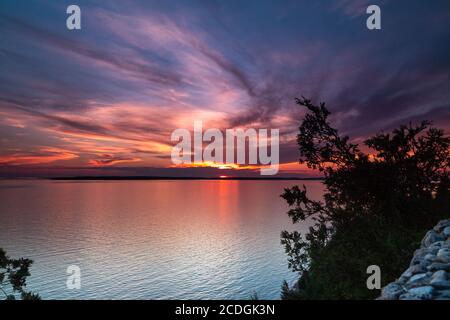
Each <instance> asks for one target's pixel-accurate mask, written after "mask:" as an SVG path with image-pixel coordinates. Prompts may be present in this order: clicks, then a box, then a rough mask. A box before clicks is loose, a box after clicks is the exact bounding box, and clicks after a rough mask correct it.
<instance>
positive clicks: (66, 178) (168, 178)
mask: <svg viewBox="0 0 450 320" xmlns="http://www.w3.org/2000/svg"><path fill="white" fill-rule="evenodd" d="M47 179H49V180H323V178H297V177H271V178H260V177H222V178H221V177H163V176H161V177H159V176H123V177H115V176H75V177H53V178H47Z"/></svg>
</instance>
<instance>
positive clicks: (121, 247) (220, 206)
mask: <svg viewBox="0 0 450 320" xmlns="http://www.w3.org/2000/svg"><path fill="white" fill-rule="evenodd" d="M295 184H300V185H301V184H305V185H306V186H307V187H308V190H309V192H310V193H311V195H313V198H315V199H319V198H320V196H321V194H322V189H323V187H322V183H321V182H320V181H214V180H208V181H179V180H173V181H170V180H167V181H45V180H42V181H41V180H27V181H21V180H3V181H0V247H2V248H4V249H5V250H6V251H7V253H8V255H9V256H11V257H15V258H17V257H19V256H24V257H28V258H31V259H33V260H34V264H33V266H32V268H31V273H32V276H31V277H30V278H29V281H28V283H29V285H28V288H29V289H31V290H35V291H37V292H38V293H39V294H40V295H41V296H42V297H43V298H45V299H92V298H95V299H176V298H178V299H248V298H249V297H250V296H251V294H252V293H253V292H256V293H257V294H258V296H259V297H260V298H263V299H279V295H280V286H281V284H282V281H283V280H285V279H286V280H287V281H288V282H292V281H294V279H295V274H293V273H292V272H291V271H289V270H288V268H287V260H286V255H285V253H284V249H283V247H282V246H281V245H280V232H281V230H283V229H288V230H292V229H293V227H292V225H291V222H290V220H289V217H288V216H287V215H286V210H287V205H286V204H285V202H284V200H283V199H281V198H280V197H279V195H280V194H281V193H282V192H283V188H284V187H288V186H292V185H295ZM298 229H300V230H302V229H303V230H306V226H305V225H301V226H298ZM69 265H78V266H79V267H80V268H81V273H82V283H81V285H82V287H81V289H80V290H68V289H67V288H66V279H67V274H66V269H67V267H68V266H69Z"/></svg>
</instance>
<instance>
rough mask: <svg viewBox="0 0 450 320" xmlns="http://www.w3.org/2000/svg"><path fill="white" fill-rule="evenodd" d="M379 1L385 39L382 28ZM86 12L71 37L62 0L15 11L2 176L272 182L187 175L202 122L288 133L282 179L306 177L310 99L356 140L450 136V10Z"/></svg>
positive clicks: (264, 6)
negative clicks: (376, 24)
mask: <svg viewBox="0 0 450 320" xmlns="http://www.w3.org/2000/svg"><path fill="white" fill-rule="evenodd" d="M369 4H378V5H379V6H380V7H381V9H382V30H377V31H370V30H368V29H367V28H366V26H365V19H366V16H367V15H366V13H365V9H366V7H367V5H369ZM78 5H79V6H80V7H81V9H82V29H81V30H78V31H69V30H67V29H66V27H65V17H66V13H65V9H66V8H65V6H64V4H63V3H61V2H54V1H41V2H39V4H38V3H34V2H30V3H27V10H23V7H22V6H21V5H19V4H18V3H17V2H15V1H12V0H11V1H10V0H6V1H2V3H1V4H0V28H1V30H2V41H1V42H0V69H1V70H2V71H1V72H0V134H1V138H0V167H1V168H0V175H3V176H14V175H22V174H24V175H45V176H49V175H50V176H52V175H78V174H118V175H140V174H143V175H166V176H171V175H175V176H177V175H222V172H223V171H222V170H225V171H227V170H228V171H230V172H226V173H225V172H223V174H224V175H232V174H235V175H254V174H256V172H258V168H250V167H245V166H244V167H235V168H231V169H230V168H222V169H219V168H206V167H204V165H202V166H200V167H196V168H176V167H174V166H173V165H172V163H171V161H170V152H171V148H172V145H173V143H172V142H171V141H170V135H171V132H172V131H173V130H174V129H177V128H186V129H189V130H192V126H193V122H194V121H195V120H201V121H203V123H204V126H205V128H208V127H209V128H212V127H213V128H218V129H220V130H222V131H223V130H225V129H227V128H237V127H239V128H249V127H254V128H269V129H270V128H279V129H280V134H281V137H280V139H281V146H280V160H281V162H282V165H281V168H280V172H281V173H280V174H281V175H283V174H285V175H286V174H289V175H292V174H300V175H314V174H315V173H312V172H311V171H309V170H308V169H307V168H305V167H303V166H300V165H298V164H297V158H298V149H297V145H296V142H295V139H296V133H297V130H298V124H299V122H300V120H301V118H302V116H303V114H304V110H302V109H301V108H300V107H299V106H296V105H295V103H294V98H295V97H298V96H300V95H304V96H307V97H309V98H311V99H313V101H315V102H320V101H325V102H327V105H328V106H329V108H330V110H331V111H332V112H333V113H332V121H333V124H335V125H336V126H337V127H338V128H339V130H340V131H341V132H343V133H345V134H348V135H350V136H351V137H352V138H353V139H354V141H361V140H363V139H364V138H365V137H367V136H368V135H370V134H374V133H377V132H379V131H381V130H385V131H387V130H391V129H392V128H394V127H396V126H398V125H399V124H402V123H408V122H410V121H413V122H416V121H420V120H423V119H428V120H432V121H434V123H435V124H436V125H437V126H439V127H442V128H444V129H446V130H448V129H449V128H450V111H449V110H450V102H449V101H450V79H449V77H450V75H449V72H448V70H450V58H449V57H450V44H449V42H448V39H449V36H450V27H449V24H448V19H449V18H450V5H449V3H448V1H441V0H438V1H433V2H432V3H425V2H422V1H409V2H408V3H407V4H402V3H400V2H397V1H365V0H364V1H359V0H338V1H333V3H326V2H317V1H294V0H285V1H281V2H280V1H258V3H257V4H256V3H252V2H249V3H245V4H243V3H242V1H237V0H236V1H233V0H230V1H223V2H222V1H214V0H208V1H188V2H185V1H164V2H161V1H138V0H130V1H113V2H108V3H107V4H106V3H100V2H98V3H94V2H92V1H79V3H78ZM197 165H198V164H197ZM189 170H193V171H189ZM233 172H234V173H233Z"/></svg>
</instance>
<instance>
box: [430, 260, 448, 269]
mask: <svg viewBox="0 0 450 320" xmlns="http://www.w3.org/2000/svg"><path fill="white" fill-rule="evenodd" d="M427 270H430V271H438V270H444V271H450V263H440V262H433V263H432V264H430V265H429V266H428V267H427Z"/></svg>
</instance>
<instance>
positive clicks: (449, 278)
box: [378, 219, 450, 300]
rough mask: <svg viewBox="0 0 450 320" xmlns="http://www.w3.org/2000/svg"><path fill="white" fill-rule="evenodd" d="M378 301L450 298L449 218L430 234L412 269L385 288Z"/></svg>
mask: <svg viewBox="0 0 450 320" xmlns="http://www.w3.org/2000/svg"><path fill="white" fill-rule="evenodd" d="M378 299H380V300H447V299H450V219H448V220H441V221H440V222H439V223H438V224H437V225H436V226H435V227H434V228H433V229H432V230H430V231H428V232H427V234H426V235H425V237H424V238H423V240H422V243H421V246H420V248H419V249H418V250H416V251H415V252H414V256H413V258H412V260H411V263H410V266H409V268H408V269H407V270H406V271H405V272H404V273H403V274H402V275H401V276H400V278H398V279H397V280H396V281H394V282H391V283H390V284H388V285H387V286H386V287H384V288H383V290H382V291H381V296H380V297H379V298H378Z"/></svg>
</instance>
